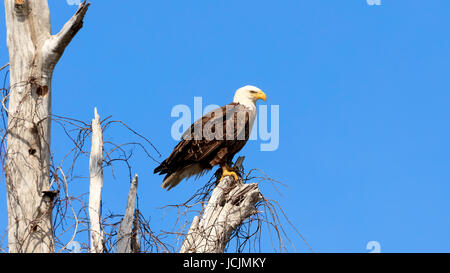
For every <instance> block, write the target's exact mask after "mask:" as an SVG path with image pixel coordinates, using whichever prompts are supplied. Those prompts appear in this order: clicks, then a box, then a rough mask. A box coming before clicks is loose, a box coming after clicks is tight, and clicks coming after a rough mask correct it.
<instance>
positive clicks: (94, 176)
mask: <svg viewBox="0 0 450 273" xmlns="http://www.w3.org/2000/svg"><path fill="white" fill-rule="evenodd" d="M94 115H95V117H94V119H93V120H92V125H91V126H92V143H91V145H92V146H91V155H90V158H89V219H90V223H91V224H90V226H91V230H90V234H91V249H90V251H91V252H94V253H102V252H103V232H102V227H101V223H100V220H101V213H100V205H101V202H102V187H103V132H102V126H101V125H100V116H99V115H98V113H97V108H95V109H94Z"/></svg>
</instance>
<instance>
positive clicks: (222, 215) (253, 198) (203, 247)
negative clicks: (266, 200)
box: [180, 157, 263, 253]
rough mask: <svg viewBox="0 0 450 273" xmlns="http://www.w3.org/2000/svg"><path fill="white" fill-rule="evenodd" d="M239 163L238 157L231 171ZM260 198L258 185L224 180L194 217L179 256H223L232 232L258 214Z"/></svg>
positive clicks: (240, 159)
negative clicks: (210, 254) (199, 213)
mask: <svg viewBox="0 0 450 273" xmlns="http://www.w3.org/2000/svg"><path fill="white" fill-rule="evenodd" d="M243 160H244V158H243V157H240V158H239V159H238V160H237V162H236V164H235V168H236V167H239V168H240V167H241V164H242V161H243ZM262 198H263V196H262V195H261V192H260V191H259V188H258V184H256V183H250V184H245V183H243V181H242V179H241V178H240V179H239V180H238V181H236V180H234V178H233V177H232V176H226V177H225V178H223V179H222V180H220V181H219V183H218V184H217V186H216V187H215V188H214V190H213V192H212V194H211V197H210V198H209V200H208V203H207V204H206V206H205V207H204V208H203V210H202V212H201V215H200V216H195V217H194V220H193V221H192V224H191V227H190V229H189V231H188V233H187V235H186V238H185V240H184V242H183V245H182V247H181V251H180V252H182V253H192V252H194V253H211V252H212V253H217V252H219V253H223V252H224V251H225V247H226V245H227V244H228V242H229V240H230V237H231V235H232V233H233V232H234V231H235V230H236V228H238V227H239V226H240V225H241V224H242V223H243V222H244V221H245V220H246V219H248V218H249V217H250V216H252V215H253V214H256V213H258V211H257V204H258V202H259V201H260V200H261V199H262Z"/></svg>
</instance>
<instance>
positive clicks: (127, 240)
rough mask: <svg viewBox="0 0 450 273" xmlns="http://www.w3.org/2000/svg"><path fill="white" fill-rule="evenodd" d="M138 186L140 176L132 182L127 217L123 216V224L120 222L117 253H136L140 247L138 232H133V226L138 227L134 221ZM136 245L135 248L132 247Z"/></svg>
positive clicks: (135, 177)
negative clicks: (136, 249) (138, 246)
mask: <svg viewBox="0 0 450 273" xmlns="http://www.w3.org/2000/svg"><path fill="white" fill-rule="evenodd" d="M137 186H138V175H137V174H135V175H134V178H133V181H131V185H130V190H129V192H128V200H127V207H126V209H125V215H124V216H123V219H122V222H120V228H119V232H118V234H117V238H118V239H117V253H131V252H134V251H135V249H134V248H136V247H137V245H138V242H137V238H134V239H133V237H136V236H137V234H135V233H137V230H135V231H134V232H133V230H132V229H133V224H134V226H135V229H136V228H137V227H136V223H135V221H134V219H135V218H136V215H135V204H136V194H137ZM133 245H134V247H132V246H133Z"/></svg>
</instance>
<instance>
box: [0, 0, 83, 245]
mask: <svg viewBox="0 0 450 273" xmlns="http://www.w3.org/2000/svg"><path fill="white" fill-rule="evenodd" d="M4 3H5V18H6V28H7V44H8V49H9V58H10V61H9V63H10V93H9V109H8V136H7V150H6V165H5V166H4V170H5V177H6V187H7V203H8V204H7V206H8V224H9V228H8V244H9V251H10V252H53V251H54V238H53V230H52V207H53V198H54V194H52V193H51V191H50V189H49V187H50V181H49V180H50V179H49V166H50V128H51V127H50V125H51V94H52V92H51V80H52V75H53V70H54V67H55V65H56V63H57V62H58V60H59V59H60V57H61V56H62V54H63V52H64V50H65V48H66V46H67V45H68V44H69V43H70V41H71V40H72V38H73V37H74V36H75V34H76V33H77V32H78V30H79V29H80V28H81V27H82V24H83V18H84V15H85V13H86V11H87V9H88V6H89V4H86V3H83V4H81V5H80V7H79V8H78V10H77V12H76V14H75V15H74V16H73V17H72V18H71V19H70V20H69V21H68V22H67V23H66V25H65V26H64V27H63V29H62V30H61V31H60V32H59V33H58V34H56V35H52V34H51V25H50V13H49V8H48V3H47V1H46V0H4Z"/></svg>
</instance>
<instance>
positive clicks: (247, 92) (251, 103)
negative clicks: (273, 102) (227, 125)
mask: <svg viewBox="0 0 450 273" xmlns="http://www.w3.org/2000/svg"><path fill="white" fill-rule="evenodd" d="M260 99H261V100H264V101H266V94H265V93H264V92H263V91H261V89H259V88H258V87H256V86H252V85H246V86H244V87H241V88H239V89H238V90H236V93H235V94H234V99H233V102H237V103H239V104H242V105H245V106H247V107H250V108H256V102H257V101H258V100H260Z"/></svg>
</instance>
